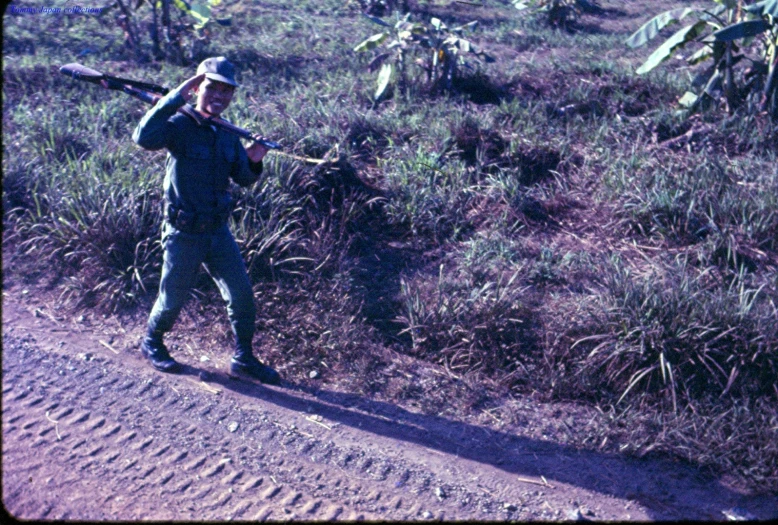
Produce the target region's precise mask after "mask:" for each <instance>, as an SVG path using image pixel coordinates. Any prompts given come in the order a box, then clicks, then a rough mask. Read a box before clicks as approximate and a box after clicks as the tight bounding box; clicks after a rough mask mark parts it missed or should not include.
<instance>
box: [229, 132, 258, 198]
mask: <svg viewBox="0 0 778 525" xmlns="http://www.w3.org/2000/svg"><path fill="white" fill-rule="evenodd" d="M235 147H236V148H237V154H238V162H236V163H235V164H233V168H232V173H231V174H230V176H231V177H232V180H234V181H235V183H236V184H237V185H239V186H244V187H245V186H251V185H252V184H254V183H255V182H257V181H258V180H259V176H260V175H262V170H263V168H264V166H263V164H262V161H261V160H260V161H259V162H252V161H251V159H249V156H248V154H247V153H246V150H245V148H244V147H243V145H242V144H241V143H240V141H239V140H238V139H237V138H236V139H235Z"/></svg>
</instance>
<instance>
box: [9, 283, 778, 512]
mask: <svg viewBox="0 0 778 525" xmlns="http://www.w3.org/2000/svg"><path fill="white" fill-rule="evenodd" d="M110 321H111V320H108V321H106V322H105V323H101V325H100V326H99V327H97V326H91V327H90V326H89V324H90V323H88V322H83V323H76V322H75V321H74V322H65V321H64V319H61V318H57V316H55V315H52V314H51V313H50V312H49V311H47V310H46V309H45V308H40V307H37V306H36V303H35V301H33V300H31V298H30V297H27V296H25V295H24V294H23V293H22V291H21V290H20V289H18V288H17V289H10V290H9V289H5V290H4V292H3V354H2V367H3V381H2V402H3V412H2V434H3V441H2V458H3V462H2V464H3V467H2V469H3V470H2V474H3V476H2V479H3V503H4V505H5V508H6V510H7V511H8V512H10V513H11V514H12V515H13V516H15V517H17V518H22V519H69V520H75V519H77V520H102V519H122V520H136V519H154V520H171V519H175V520H187V521H189V520H230V519H236V520H330V519H337V520H349V521H351V520H357V519H365V520H424V519H441V520H470V519H477V520H505V519H516V520H522V521H523V520H565V519H579V520H597V521H600V520H641V521H642V520H653V519H704V520H709V519H716V520H720V519H725V517H724V515H723V514H722V510H726V509H730V508H733V507H740V508H742V509H747V511H748V512H750V513H752V514H753V515H754V516H755V517H760V518H765V519H766V518H769V517H775V516H776V510H775V509H778V505H777V504H776V498H764V497H763V498H761V499H759V498H747V497H745V496H742V495H739V494H737V493H735V492H733V491H731V490H728V489H727V488H725V487H723V486H722V485H720V484H718V483H716V482H714V481H713V480H711V479H708V478H705V477H704V476H702V475H701V474H699V473H698V472H696V471H695V470H694V469H692V468H689V467H686V466H682V465H680V464H678V463H670V462H662V461H656V460H635V459H628V458H623V457H619V456H613V455H608V454H601V453H597V452H588V451H579V450H576V449H574V448H572V447H569V446H565V445H561V444H556V443H553V442H551V441H540V440H537V439H530V438H527V437H522V436H521V435H520V433H515V432H508V431H505V430H495V429H493V428H487V427H483V426H479V425H476V424H470V423H466V422H457V421H451V420H447V419H444V418H442V417H437V416H429V415H424V414H419V413H413V412H411V411H409V410H406V409H404V408H402V407H399V406H394V405H389V404H386V403H382V402H378V401H375V400H371V399H368V398H365V397H360V396H357V395H351V394H347V393H339V392H334V391H328V390H326V389H315V390H313V389H310V388H303V387H300V386H295V385H292V384H286V385H284V386H282V387H264V386H260V385H254V384H250V383H246V382H240V381H237V380H233V379H230V378H229V377H228V376H227V375H226V374H225V373H224V371H223V365H220V364H218V362H217V364H214V361H205V360H204V362H202V363H201V362H197V363H189V366H186V369H185V372H184V373H183V374H181V375H165V374H161V373H158V372H156V371H153V370H152V369H151V368H150V367H148V366H147V365H146V364H145V363H144V362H143V361H142V359H141V357H140V354H139V352H137V349H136V348H135V343H136V342H137V341H136V340H135V339H136V337H137V334H133V333H128V332H127V331H126V330H124V329H123V328H122V327H121V326H120V325H119V323H118V322H116V321H115V320H114V321H113V324H111V322H110ZM109 327H113V328H109Z"/></svg>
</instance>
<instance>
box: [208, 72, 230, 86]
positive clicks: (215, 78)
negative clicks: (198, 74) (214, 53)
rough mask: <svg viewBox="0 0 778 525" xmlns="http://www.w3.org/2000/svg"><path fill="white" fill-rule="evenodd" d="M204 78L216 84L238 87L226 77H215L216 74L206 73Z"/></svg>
mask: <svg viewBox="0 0 778 525" xmlns="http://www.w3.org/2000/svg"><path fill="white" fill-rule="evenodd" d="M205 78H207V79H210V80H216V81H217V82H224V83H225V84H229V85H231V86H233V87H238V83H237V82H235V81H234V80H230V79H229V78H227V77H223V76H221V75H217V74H216V73H206V74H205Z"/></svg>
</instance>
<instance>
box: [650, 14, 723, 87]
mask: <svg viewBox="0 0 778 525" xmlns="http://www.w3.org/2000/svg"><path fill="white" fill-rule="evenodd" d="M707 25H708V23H707V22H704V21H702V20H701V21H699V22H696V23H694V24H692V25H690V26H686V27H684V28H681V29H679V30H678V31H676V33H675V34H674V35H673V36H671V37H670V38H668V39H667V40H666V41H665V43H664V44H662V45H661V46H659V47H658V48H657V49H656V50H655V51H654V52H653V53H651V56H650V57H648V59H647V60H646V61H645V62H644V63H643V65H642V66H640V67H639V68H638V70H637V71H636V73H637V74H638V75H642V74H643V73H648V72H649V71H651V70H652V69H654V68H655V67H656V66H658V65H659V64H661V63H662V62H664V61H665V60H667V59H668V58H670V57H671V56H672V55H673V53H675V51H676V50H677V49H679V48H682V47H683V46H685V45H686V44H688V43H689V42H691V41H692V40H694V39H695V38H697V37H698V36H699V35H700V34H701V33H702V32H703V31H704V30H705V28H706V27H707Z"/></svg>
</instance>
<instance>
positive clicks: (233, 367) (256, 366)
mask: <svg viewBox="0 0 778 525" xmlns="http://www.w3.org/2000/svg"><path fill="white" fill-rule="evenodd" d="M230 372H232V375H234V376H237V377H245V378H248V379H254V380H256V381H259V382H260V383H266V384H268V385H277V384H279V383H280V382H281V376H280V375H278V372H276V371H275V370H273V369H272V368H270V367H269V366H267V365H263V364H262V363H260V362H259V360H257V358H256V357H254V353H253V352H252V351H251V343H245V342H243V343H241V342H238V344H237V345H236V346H235V355H234V356H232V360H231V361H230Z"/></svg>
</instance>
